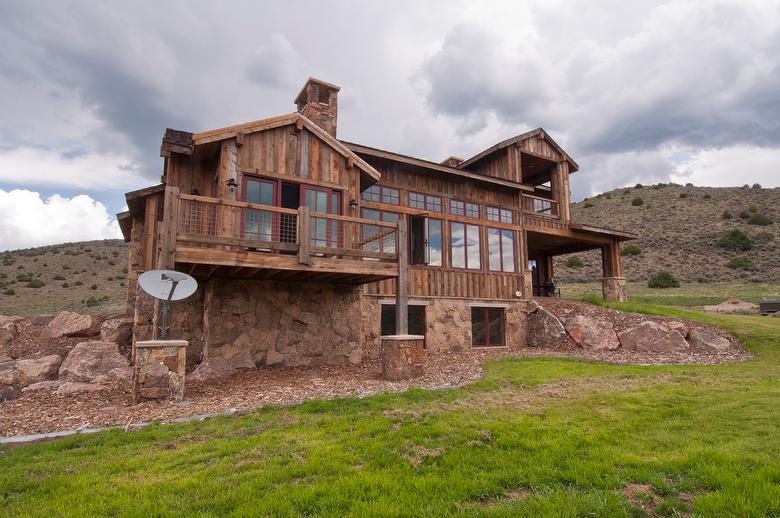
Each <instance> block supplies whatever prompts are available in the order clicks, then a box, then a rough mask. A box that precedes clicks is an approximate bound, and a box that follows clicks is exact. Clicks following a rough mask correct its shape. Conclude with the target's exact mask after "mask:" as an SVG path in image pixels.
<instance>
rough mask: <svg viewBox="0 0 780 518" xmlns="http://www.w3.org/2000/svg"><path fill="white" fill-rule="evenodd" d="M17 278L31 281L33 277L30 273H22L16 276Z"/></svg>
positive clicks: (20, 280) (21, 280) (22, 280)
mask: <svg viewBox="0 0 780 518" xmlns="http://www.w3.org/2000/svg"><path fill="white" fill-rule="evenodd" d="M16 280H17V281H19V282H30V281H31V280H33V278H32V275H30V274H29V273H22V274H19V275H17V276H16Z"/></svg>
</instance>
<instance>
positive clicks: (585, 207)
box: [582, 201, 593, 209]
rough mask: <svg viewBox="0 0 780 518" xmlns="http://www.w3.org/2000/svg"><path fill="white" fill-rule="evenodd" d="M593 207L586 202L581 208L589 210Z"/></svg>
mask: <svg viewBox="0 0 780 518" xmlns="http://www.w3.org/2000/svg"><path fill="white" fill-rule="evenodd" d="M591 207H593V204H592V203H591V202H589V201H586V202H585V204H584V205H583V206H582V208H583V209H589V208H591Z"/></svg>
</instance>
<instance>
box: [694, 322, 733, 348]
mask: <svg viewBox="0 0 780 518" xmlns="http://www.w3.org/2000/svg"><path fill="white" fill-rule="evenodd" d="M688 342H690V344H691V345H692V346H694V347H705V348H708V349H716V350H718V351H727V350H729V349H730V348H731V341H730V340H729V339H728V338H726V337H723V336H720V335H717V334H715V333H712V332H710V331H704V330H703V329H695V328H694V329H691V331H690V333H689V334H688Z"/></svg>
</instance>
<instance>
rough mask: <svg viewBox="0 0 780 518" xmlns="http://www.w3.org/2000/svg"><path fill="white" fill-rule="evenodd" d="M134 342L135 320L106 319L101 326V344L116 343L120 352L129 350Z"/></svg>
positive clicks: (122, 318)
mask: <svg viewBox="0 0 780 518" xmlns="http://www.w3.org/2000/svg"><path fill="white" fill-rule="evenodd" d="M132 340H133V318H132V317H115V318H109V319H106V320H105V321H104V322H103V324H102V325H101V326H100V341H101V342H116V343H118V344H119V350H120V351H123V350H129V349H130V344H131V342H132Z"/></svg>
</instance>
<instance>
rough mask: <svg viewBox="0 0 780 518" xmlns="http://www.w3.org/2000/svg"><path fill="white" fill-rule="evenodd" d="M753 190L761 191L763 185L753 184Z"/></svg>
mask: <svg viewBox="0 0 780 518" xmlns="http://www.w3.org/2000/svg"><path fill="white" fill-rule="evenodd" d="M753 188H754V189H760V188H761V184H760V183H754V184H753Z"/></svg>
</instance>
